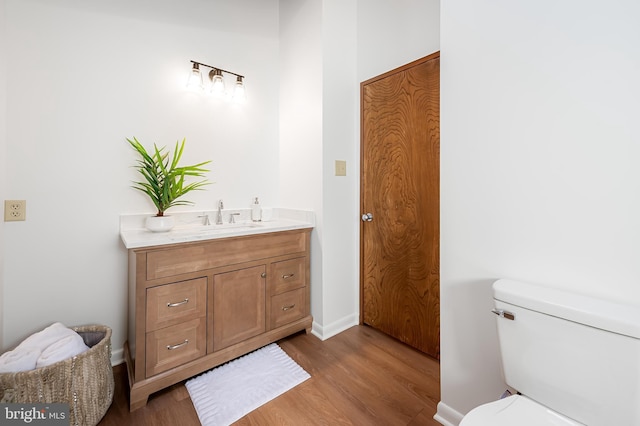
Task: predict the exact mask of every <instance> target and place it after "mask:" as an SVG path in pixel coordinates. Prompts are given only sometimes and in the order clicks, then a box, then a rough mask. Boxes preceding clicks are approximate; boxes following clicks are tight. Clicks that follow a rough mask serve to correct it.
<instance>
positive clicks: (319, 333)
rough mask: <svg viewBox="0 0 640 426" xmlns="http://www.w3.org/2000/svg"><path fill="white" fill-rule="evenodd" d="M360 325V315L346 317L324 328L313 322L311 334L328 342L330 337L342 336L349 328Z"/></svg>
mask: <svg viewBox="0 0 640 426" xmlns="http://www.w3.org/2000/svg"><path fill="white" fill-rule="evenodd" d="M359 323H360V316H359V314H352V315H348V316H346V317H343V318H341V319H339V320H338V321H334V322H332V323H331V324H329V325H327V326H322V325H320V324H318V323H317V322H315V321H314V322H313V325H312V327H311V334H313V335H314V336H316V337H317V338H318V339H320V340H327V339H328V338H329V337H332V336H335V335H336V334H340V333H342V332H343V331H345V330H346V329H348V328H351V327H353V326H354V325H358V324H359Z"/></svg>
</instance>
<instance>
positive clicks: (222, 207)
mask: <svg viewBox="0 0 640 426" xmlns="http://www.w3.org/2000/svg"><path fill="white" fill-rule="evenodd" d="M218 208H219V209H224V203H223V202H222V200H220V201H218Z"/></svg>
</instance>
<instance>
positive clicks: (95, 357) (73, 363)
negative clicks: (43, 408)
mask: <svg viewBox="0 0 640 426" xmlns="http://www.w3.org/2000/svg"><path fill="white" fill-rule="evenodd" d="M72 330H74V331H76V332H77V333H78V334H79V335H80V336H82V339H83V340H84V343H85V344H86V345H87V346H88V347H89V348H90V349H89V350H88V351H85V352H83V353H81V354H80V355H77V356H75V357H73V358H69V359H66V360H64V361H60V362H56V363H55V364H51V365H49V366H46V367H42V368H37V369H35V370H30V371H22V372H19V373H0V399H1V401H0V402H5V403H53V402H59V403H66V404H69V417H70V425H73V426H85V425H96V424H98V422H99V421H100V419H102V417H103V416H104V415H105V413H106V412H107V409H108V408H109V406H110V405H111V402H112V401H113V387H114V383H113V369H112V367H111V329H110V328H109V327H106V326H102V325H89V326H81V327H73V328H72Z"/></svg>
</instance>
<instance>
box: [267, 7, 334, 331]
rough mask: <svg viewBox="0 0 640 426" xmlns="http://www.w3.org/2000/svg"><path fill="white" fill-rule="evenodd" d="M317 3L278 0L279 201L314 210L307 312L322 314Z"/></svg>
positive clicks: (319, 20) (316, 319) (316, 322)
mask: <svg viewBox="0 0 640 426" xmlns="http://www.w3.org/2000/svg"><path fill="white" fill-rule="evenodd" d="M321 7H322V4H321V2H318V1H314V0H280V8H279V13H280V21H279V23H280V32H279V38H280V75H279V79H280V105H279V108H280V168H279V170H278V173H279V185H280V196H281V198H280V203H281V205H282V207H296V206H297V207H299V208H308V209H311V210H313V211H314V212H315V217H316V228H315V229H314V230H313V232H312V234H311V236H312V239H311V253H312V255H311V280H310V281H311V314H312V315H313V317H314V325H313V327H314V332H315V333H318V334H320V335H321V334H322V333H321V331H320V332H318V331H317V329H318V326H319V324H322V323H323V317H322V299H323V297H322V294H323V291H322V250H323V247H322V235H323V229H324V226H323V217H324V215H323V205H322V15H321V12H322V8H321Z"/></svg>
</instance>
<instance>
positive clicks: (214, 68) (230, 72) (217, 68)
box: [191, 60, 244, 78]
mask: <svg viewBox="0 0 640 426" xmlns="http://www.w3.org/2000/svg"><path fill="white" fill-rule="evenodd" d="M191 63H193V64H198V65H202V66H203V67H207V68H211V69H212V70H218V71H222V72H226V73H227V74H233V75H235V76H236V77H240V78H244V75H240V74H236V73H235V72H232V71H227V70H223V69H222V68H219V67H214V66H212V65H207V64H203V63H202V62H198V61H193V60H192V61H191Z"/></svg>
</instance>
